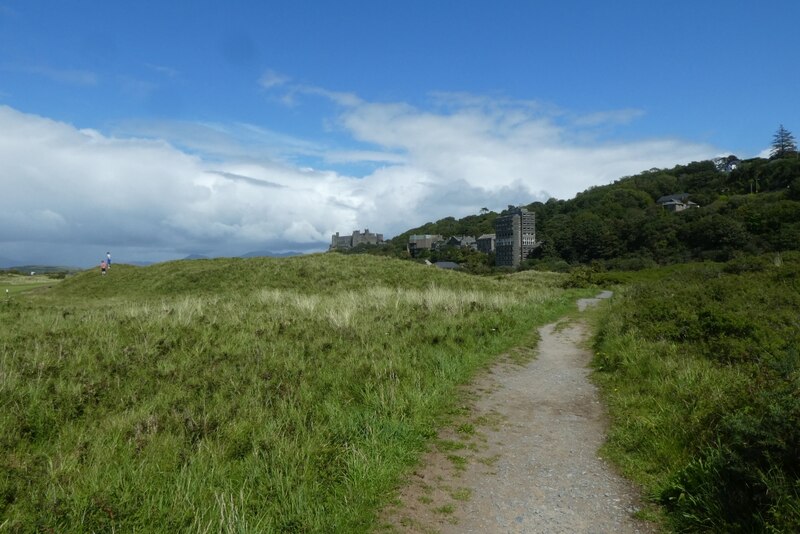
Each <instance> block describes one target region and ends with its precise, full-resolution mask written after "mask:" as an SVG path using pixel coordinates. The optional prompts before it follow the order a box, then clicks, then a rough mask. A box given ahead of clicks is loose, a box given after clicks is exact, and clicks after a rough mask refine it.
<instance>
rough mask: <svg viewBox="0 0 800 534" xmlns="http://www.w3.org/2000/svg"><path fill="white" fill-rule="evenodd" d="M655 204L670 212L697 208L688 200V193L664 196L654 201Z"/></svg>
mask: <svg viewBox="0 0 800 534" xmlns="http://www.w3.org/2000/svg"><path fill="white" fill-rule="evenodd" d="M656 204H658V205H659V206H661V207H662V208H664V209H665V210H669V211H671V212H677V211H683V210H686V209H689V208H697V207H699V206H698V205H697V204H695V203H694V202H692V201H691V200H689V193H675V194H674V195H664V196H663V197H661V198H659V199H658V200H656Z"/></svg>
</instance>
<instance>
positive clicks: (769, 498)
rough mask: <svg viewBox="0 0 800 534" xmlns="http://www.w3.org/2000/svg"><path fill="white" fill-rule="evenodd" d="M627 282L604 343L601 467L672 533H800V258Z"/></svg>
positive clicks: (605, 323) (673, 271) (599, 376)
mask: <svg viewBox="0 0 800 534" xmlns="http://www.w3.org/2000/svg"><path fill="white" fill-rule="evenodd" d="M768 260H769V261H768ZM626 276H629V277H634V276H638V277H639V279H638V281H637V279H636V278H631V279H630V280H629V281H628V284H627V285H626V286H624V287H621V288H619V291H618V292H617V295H616V296H615V298H614V299H613V300H612V305H611V307H610V308H609V309H608V313H605V314H603V315H602V320H601V324H600V329H599V332H598V335H597V338H596V343H595V360H594V365H595V367H596V372H595V374H594V376H595V378H596V380H597V382H598V383H599V384H600V386H601V388H602V391H603V395H604V397H605V400H606V404H607V405H608V406H609V409H610V413H611V417H612V428H611V431H610V433H609V438H608V442H607V444H606V445H605V446H604V448H603V454H604V456H607V457H609V458H610V459H611V460H613V461H614V462H615V463H617V464H618V465H619V466H620V467H621V468H622V471H623V472H624V473H625V475H626V476H628V477H629V478H632V479H634V480H637V481H638V482H640V483H641V484H642V485H643V486H644V487H645V489H646V491H647V493H648V494H649V495H650V497H651V500H652V502H653V503H656V504H658V505H660V506H661V507H662V508H661V518H662V520H663V521H664V523H665V524H666V526H667V527H668V528H670V529H675V530H676V531H681V532H697V531H702V532H707V531H712V532H794V531H797V530H798V529H800V463H799V462H800V454H798V452H800V431H798V428H800V402H799V401H798V399H800V357H798V356H797V351H798V346H799V345H800V323H798V319H797V317H798V315H797V310H798V309H800V256H797V255H792V254H790V255H786V256H785V257H784V258H783V260H782V261H781V262H777V263H776V262H774V261H773V260H772V259H771V258H761V259H759V258H743V259H737V260H735V261H733V262H729V263H728V264H708V263H706V264H694V265H684V266H675V267H671V268H670V269H666V270H663V271H660V272H659V271H649V272H643V273H641V274H639V275H630V274H628V275H626Z"/></svg>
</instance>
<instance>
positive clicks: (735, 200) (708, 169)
mask: <svg viewBox="0 0 800 534" xmlns="http://www.w3.org/2000/svg"><path fill="white" fill-rule="evenodd" d="M677 193H686V194H688V195H689V197H688V199H689V200H691V201H692V202H694V203H696V204H697V205H698V207H697V208H692V209H687V210H684V211H682V212H677V213H673V212H670V211H668V210H666V209H664V208H663V207H661V206H660V205H659V204H658V203H657V200H658V199H659V198H660V197H662V196H666V195H672V194H677ZM527 208H528V209H529V210H531V211H534V212H535V213H536V220H537V238H538V239H539V240H540V241H541V242H542V243H543V245H542V247H541V248H540V249H539V250H538V251H537V253H536V254H535V256H534V257H532V258H531V259H530V260H529V261H528V262H526V263H525V264H524V265H523V268H532V267H533V268H539V269H548V270H568V269H569V268H570V267H571V266H574V265H576V264H590V263H593V264H595V265H600V266H602V267H604V268H609V269H640V268H644V267H649V266H654V265H665V264H673V263H681V262H685V261H692V260H716V261H727V260H728V259H731V258H733V257H735V256H738V255H741V254H760V253H764V252H776V251H785V250H796V249H798V248H799V247H800V159H799V158H798V156H797V153H795V152H791V153H789V154H788V155H786V156H785V157H781V158H773V159H763V158H754V159H750V160H745V161H739V160H738V159H736V158H735V157H734V156H730V157H728V158H721V159H719V160H716V161H702V162H694V163H690V164H688V165H678V166H676V167H673V168H672V169H651V170H648V171H645V172H642V173H640V174H638V175H635V176H630V177H625V178H621V179H620V180H618V181H616V182H614V183H613V184H610V185H606V186H600V187H594V188H591V189H589V190H587V191H584V192H583V193H579V194H578V195H577V196H576V197H575V198H574V199H570V200H558V199H554V198H553V199H550V200H548V201H547V202H534V203H532V204H529V205H528V206H527ZM498 215H499V214H498V213H495V212H491V211H489V210H487V209H485V208H484V209H482V210H481V213H480V214H477V215H470V216H468V217H464V218H462V219H455V218H454V217H447V218H444V219H441V220H439V221H437V222H430V223H427V224H425V225H422V226H420V227H417V228H414V229H411V230H408V231H407V232H404V233H402V234H400V235H398V236H396V237H395V238H393V239H392V240H390V241H389V243H388V244H387V245H384V246H380V247H364V248H362V249H357V250H354V252H369V253H373V254H386V255H392V256H398V257H402V256H404V255H405V254H406V252H405V247H406V244H407V243H408V237H409V236H410V235H411V234H441V235H443V236H451V235H473V236H476V237H477V236H479V235H481V234H484V233H492V232H494V220H495V219H496V218H497V216H498ZM430 257H431V259H434V260H438V259H446V260H453V261H462V262H466V263H468V264H469V265H470V266H471V267H472V268H473V269H474V270H480V269H479V267H480V266H483V267H486V268H488V267H489V266H492V265H493V258H492V257H490V256H487V255H484V254H479V253H469V252H465V251H463V250H458V249H445V250H441V251H438V252H434V253H432V254H431V255H430Z"/></svg>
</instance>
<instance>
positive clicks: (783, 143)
mask: <svg viewBox="0 0 800 534" xmlns="http://www.w3.org/2000/svg"><path fill="white" fill-rule="evenodd" d="M796 153H797V142H795V140H794V136H793V135H792V132H790V131H789V130H787V129H786V128H784V127H783V124H781V125H780V127H779V128H778V131H777V132H775V135H774V136H773V137H772V150H771V151H770V153H769V157H770V158H782V157H784V156H788V155H791V154H796Z"/></svg>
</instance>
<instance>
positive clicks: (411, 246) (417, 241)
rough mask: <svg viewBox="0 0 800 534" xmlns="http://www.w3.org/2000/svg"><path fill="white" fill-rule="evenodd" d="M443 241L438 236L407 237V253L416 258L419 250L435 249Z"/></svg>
mask: <svg viewBox="0 0 800 534" xmlns="http://www.w3.org/2000/svg"><path fill="white" fill-rule="evenodd" d="M442 241H444V239H443V238H442V236H441V235H438V234H433V235H431V234H420V235H411V236H409V237H408V253H409V254H411V256H412V257H416V256H417V253H418V252H419V251H420V250H432V249H435V248H436V247H437V246H438V245H439V244H440V243H441V242H442Z"/></svg>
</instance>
